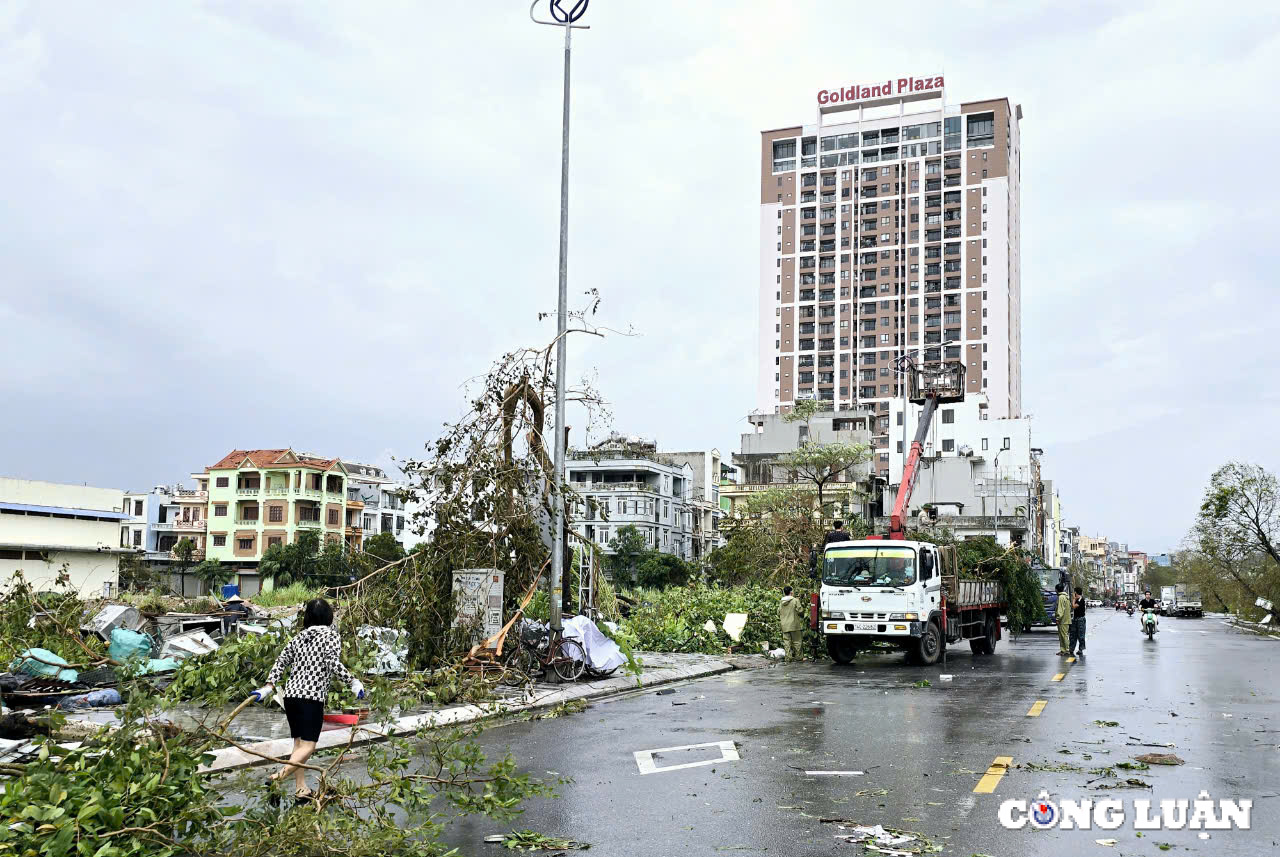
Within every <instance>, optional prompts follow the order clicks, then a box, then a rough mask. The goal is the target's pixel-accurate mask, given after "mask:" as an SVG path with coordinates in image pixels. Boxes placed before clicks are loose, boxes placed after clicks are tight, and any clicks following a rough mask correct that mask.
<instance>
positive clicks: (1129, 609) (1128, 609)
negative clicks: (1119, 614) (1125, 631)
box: [1124, 604, 1133, 616]
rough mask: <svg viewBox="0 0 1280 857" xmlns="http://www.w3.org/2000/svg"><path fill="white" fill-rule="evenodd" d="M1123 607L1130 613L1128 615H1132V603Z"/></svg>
mask: <svg viewBox="0 0 1280 857" xmlns="http://www.w3.org/2000/svg"><path fill="white" fill-rule="evenodd" d="M1124 609H1125V610H1126V611H1128V613H1129V615H1130V616H1132V615H1133V605H1132V604H1130V605H1129V606H1128V607H1126V608H1124Z"/></svg>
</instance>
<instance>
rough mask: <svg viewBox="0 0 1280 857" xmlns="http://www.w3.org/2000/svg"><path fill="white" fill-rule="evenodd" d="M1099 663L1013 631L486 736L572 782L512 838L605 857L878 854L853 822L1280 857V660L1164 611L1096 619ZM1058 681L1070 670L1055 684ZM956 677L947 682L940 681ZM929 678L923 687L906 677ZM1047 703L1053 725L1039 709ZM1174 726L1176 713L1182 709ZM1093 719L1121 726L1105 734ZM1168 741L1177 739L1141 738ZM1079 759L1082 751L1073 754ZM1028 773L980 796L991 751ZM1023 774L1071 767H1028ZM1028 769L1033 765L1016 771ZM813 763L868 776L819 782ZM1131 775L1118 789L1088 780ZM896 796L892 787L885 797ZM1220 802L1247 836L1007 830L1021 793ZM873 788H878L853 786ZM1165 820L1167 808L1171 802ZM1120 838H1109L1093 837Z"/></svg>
mask: <svg viewBox="0 0 1280 857" xmlns="http://www.w3.org/2000/svg"><path fill="white" fill-rule="evenodd" d="M1089 619H1090V627H1089V647H1088V653H1089V654H1088V655H1087V657H1086V658H1085V659H1083V660H1081V661H1079V662H1077V663H1070V664H1065V663H1063V659H1061V658H1059V657H1058V656H1057V655H1056V652H1057V638H1056V634H1054V633H1053V632H1051V631H1050V630H1049V629H1041V630H1036V631H1033V632H1032V633H1031V634H1029V635H1026V636H1023V637H1022V638H1020V639H1019V640H1018V641H1017V642H1016V643H1013V642H1011V641H1010V639H1009V638H1008V637H1006V638H1005V639H1004V640H1002V641H1001V642H1000V644H999V645H998V647H997V650H996V654H995V655H994V656H991V657H982V658H979V657H974V656H973V655H971V654H970V652H969V650H968V646H967V644H963V645H962V647H961V648H959V649H955V650H951V651H950V652H949V653H948V654H949V656H948V659H947V663H946V664H945V665H944V664H941V663H940V664H939V665H937V666H935V667H928V668H921V667H909V666H907V665H906V664H904V663H903V660H902V656H901V655H884V656H862V657H860V658H859V660H858V661H857V662H855V663H854V664H853V665H851V666H848V667H837V666H834V665H830V664H825V663H824V664H799V665H785V666H776V667H773V668H769V669H758V670H745V671H738V672H734V673H728V674H725V675H723V676H718V677H714V678H708V679H703V680H699V681H695V682H690V683H687V684H683V685H679V686H676V689H675V692H674V693H660V692H656V691H647V692H643V693H636V694H634V695H630V696H627V697H623V698H619V699H615V700H612V701H606V702H601V703H597V704H594V705H592V706H591V707H590V708H588V709H587V710H586V711H584V712H582V713H580V714H575V715H572V716H566V717H561V718H557V719H554V720H543V721H538V722H516V723H510V724H507V725H503V726H499V727H495V728H492V729H490V730H488V731H487V732H486V733H485V734H484V736H483V737H482V739H481V744H482V745H483V746H484V748H485V749H486V750H487V751H488V752H490V753H494V754H500V753H502V752H505V751H507V750H510V751H511V752H512V753H513V754H514V755H515V756H516V758H517V759H518V761H519V762H520V764H521V767H522V768H524V769H525V770H527V771H528V772H530V773H532V774H534V775H546V773H547V772H556V773H559V774H563V775H565V776H568V777H571V778H573V782H572V783H571V784H568V785H565V786H562V787H561V789H560V797H559V798H558V799H554V800H552V799H539V800H535V801H531V802H530V803H529V804H528V809H527V811H526V813H525V814H524V816H523V817H522V818H521V819H519V820H518V821H517V822H516V825H515V826H516V827H517V828H530V829H533V830H537V831H539V832H542V833H546V834H556V835H560V836H566V837H570V838H576V839H581V840H584V841H586V842H589V843H591V844H592V849H591V852H590V853H591V854H596V855H635V854H643V855H646V857H665V855H677V854H679V855H686V854H708V855H712V854H724V853H746V854H750V853H757V854H784V855H788V854H798V855H799V854H803V855H809V854H814V855H823V854H863V853H868V852H864V850H863V849H862V847H861V846H858V845H852V844H847V843H845V842H841V841H838V840H837V839H836V838H835V835H836V834H837V833H838V832H839V830H837V829H836V828H835V826H834V825H833V824H830V823H822V822H821V821H820V819H825V818H842V819H848V820H850V821H854V822H858V823H863V824H883V825H886V826H891V827H898V828H905V829H909V830H913V831H919V832H921V833H923V834H925V835H927V836H928V837H930V838H931V840H932V841H933V842H935V843H937V844H939V845H941V846H942V847H943V849H944V850H943V852H942V853H944V854H955V855H963V857H969V855H974V854H984V855H1019V857H1021V855H1028V854H1043V855H1059V854H1061V855H1076V854H1081V853H1086V854H1087V853H1097V854H1101V855H1108V854H1162V853H1166V851H1164V850H1162V849H1160V848H1159V845H1158V844H1159V843H1165V844H1168V845H1171V846H1172V847H1171V848H1169V849H1168V853H1187V852H1190V853H1195V854H1214V855H1217V854H1240V855H1257V854H1264V853H1280V847H1278V846H1277V842H1280V820H1278V819H1277V811H1280V796H1277V793H1280V711H1278V710H1277V709H1276V690H1275V679H1276V673H1275V671H1274V666H1273V665H1274V663H1275V658H1276V656H1277V655H1280V648H1277V643H1276V642H1275V641H1273V640H1269V639H1262V638H1258V637H1254V636H1252V635H1247V634H1244V633H1241V632H1238V631H1235V630H1232V629H1229V628H1227V627H1226V626H1225V625H1224V624H1223V623H1222V621H1221V620H1220V619H1218V618H1215V617H1206V618H1204V619H1171V618H1165V619H1162V620H1161V632H1160V633H1159V634H1158V635H1157V639H1156V640H1155V641H1150V642H1149V641H1147V640H1146V639H1145V638H1144V637H1143V636H1142V635H1141V634H1140V633H1139V631H1138V629H1137V622H1136V619H1135V618H1131V617H1129V616H1127V615H1125V614H1117V613H1115V612H1113V611H1111V610H1105V609H1098V610H1091V611H1090V614H1089ZM1058 673H1065V675H1064V676H1063V677H1062V679H1061V680H1060V681H1054V676H1055V675H1056V674H1058ZM943 674H951V675H952V676H953V679H952V680H951V681H943V680H942V679H941V678H940V676H941V675H943ZM921 679H927V680H928V681H929V682H930V683H931V686H930V687H922V688H917V687H913V686H912V683H913V682H917V681H919V680H921ZM1037 700H1044V701H1045V705H1044V706H1043V710H1042V713H1041V714H1040V715H1039V716H1035V717H1032V716H1028V712H1029V711H1030V710H1031V708H1032V706H1033V704H1034V703H1036V701H1037ZM1174 714H1176V715H1177V716H1174ZM1094 721H1115V722H1117V723H1118V724H1119V725H1118V726H1114V727H1110V726H1100V725H1097V724H1095V722H1094ZM719 741H728V742H733V745H732V746H735V747H736V750H737V753H738V754H739V756H740V758H739V759H738V760H736V761H721V762H717V763H715V764H711V765H704V766H697V767H687V768H680V769H676V770H670V771H656V772H654V773H649V774H642V773H641V772H640V769H639V766H638V763H637V760H636V758H635V756H634V753H635V752H636V751H646V750H652V749H655V748H665V747H675V746H683V745H689V744H701V743H705V742H719ZM1140 743H1150V744H1161V745H1166V744H1173V745H1174V746H1173V747H1172V748H1166V747H1161V748H1155V747H1142V746H1134V745H1136V744H1140ZM1161 750H1164V751H1165V752H1172V753H1176V754H1177V755H1178V756H1180V757H1181V758H1182V759H1184V760H1185V765H1183V766H1181V767H1159V768H1154V767H1153V768H1152V769H1151V770H1149V771H1137V772H1127V771H1126V772H1121V773H1120V778H1121V779H1123V778H1126V777H1130V776H1132V777H1137V778H1140V779H1141V780H1142V781H1144V782H1145V783H1149V784H1150V786H1151V787H1150V789H1146V788H1140V787H1138V788H1132V787H1131V788H1127V789H1123V790H1115V791H1092V790H1091V788H1090V786H1089V785H1087V783H1089V782H1090V781H1093V780H1095V779H1096V777H1097V776H1098V775H1097V774H1095V773H1088V772H1087V771H1088V769H1092V768H1095V767H1099V766H1104V765H1110V764H1114V763H1116V762H1120V761H1124V760H1127V759H1129V758H1130V757H1131V756H1132V755H1134V754H1140V753H1145V752H1159V751H1161ZM1061 751H1069V752H1061ZM720 754H721V751H720V749H719V748H715V749H711V750H706V749H704V750H687V751H673V752H667V753H663V754H660V755H659V757H658V758H657V759H656V760H654V762H653V764H654V766H656V767H667V766H672V765H679V764H684V763H689V762H696V761H701V760H705V759H709V758H716V757H719V756H720ZM999 756H1010V757H1012V759H1013V766H1012V767H1011V768H1010V769H1009V770H1008V773H1007V774H1005V775H1004V776H1003V777H1002V778H1001V779H1000V781H999V782H998V784H996V786H995V789H994V792H993V793H990V794H975V793H974V787H975V785H977V784H978V782H979V780H980V778H981V775H982V774H983V773H985V771H986V769H987V768H988V766H990V765H991V764H992V763H993V761H994V760H995V759H996V757H999ZM1028 763H1036V764H1049V765H1058V766H1074V769H1071V768H1068V769H1067V770H1062V771H1035V770H1031V769H1028V768H1027V767H1025V766H1026V765H1027V764H1028ZM1019 766H1022V767H1019ZM809 771H862V772H863V773H862V774H861V775H855V776H814V775H810V774H808V773H806V772H809ZM1112 782H1116V780H1115V779H1104V780H1101V781H1098V782H1095V783H1094V785H1095V786H1096V785H1100V784H1107V783H1112ZM882 789H883V790H886V791H887V793H885V794H878V793H877V792H878V790H882ZM1042 789H1044V790H1046V791H1047V792H1048V793H1049V794H1050V796H1051V797H1052V798H1053V799H1055V800H1057V799H1060V798H1082V797H1094V798H1095V799H1101V798H1108V797H1114V798H1120V799H1122V800H1125V801H1126V806H1128V807H1131V806H1132V805H1131V804H1129V803H1128V801H1131V800H1132V799H1135V798H1148V799H1151V800H1153V801H1155V802H1156V803H1155V805H1156V806H1157V807H1158V806H1159V804H1158V801H1159V800H1160V799H1161V798H1182V799H1187V800H1195V798H1196V795H1197V793H1198V792H1200V791H1201V790H1202V789H1203V790H1206V791H1208V792H1209V794H1210V795H1211V796H1212V797H1214V798H1238V797H1248V798H1253V799H1254V800H1255V803H1254V808H1253V813H1252V829H1251V830H1241V831H1211V836H1212V838H1211V839H1208V840H1203V839H1200V838H1198V831H1191V830H1162V831H1149V832H1146V833H1145V834H1143V835H1142V836H1141V837H1140V836H1138V835H1137V834H1136V831H1135V828H1134V826H1133V821H1132V815H1133V812H1132V809H1130V819H1129V820H1128V821H1126V823H1125V824H1124V825H1123V826H1122V827H1121V828H1120V829H1118V830H1115V831H1107V830H1100V829H1097V828H1095V829H1092V830H1061V829H1053V830H1047V831H1036V830H1031V829H1024V830H1018V831H1010V830H1005V829H1004V828H1002V827H1001V826H1000V824H999V822H998V820H997V810H998V809H999V806H1000V803H1001V802H1002V801H1003V800H1005V799H1006V798H1021V799H1025V800H1028V801H1030V800H1032V799H1034V798H1035V797H1036V796H1037V795H1038V794H1039V793H1040V791H1041V790H1042ZM859 791H863V792H865V793H866V794H863V795H859V794H858V792H859ZM1157 814H1158V809H1157ZM503 830H504V828H503V827H502V826H500V825H495V824H493V823H491V822H489V821H487V820H486V819H471V820H465V821H462V822H457V823H455V824H454V825H452V826H451V829H450V830H449V833H448V839H449V841H450V842H451V843H453V844H455V845H457V846H459V848H460V849H461V851H462V853H464V854H467V855H483V854H495V855H496V854H499V853H504V849H501V848H500V847H499V846H495V845H485V844H483V843H482V839H483V837H484V836H485V835H486V834H490V833H496V832H503ZM1100 838H1114V839H1116V840H1117V844H1116V846H1114V847H1110V848H1109V847H1106V846H1102V845H1098V844H1095V841H1094V840H1095V839H1100Z"/></svg>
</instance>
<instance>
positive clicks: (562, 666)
mask: <svg viewBox="0 0 1280 857" xmlns="http://www.w3.org/2000/svg"><path fill="white" fill-rule="evenodd" d="M548 670H551V671H552V672H554V673H555V674H556V676H557V677H558V678H559V679H560V680H561V681H577V680H578V679H580V678H581V677H582V674H583V673H584V672H586V671H587V652H586V650H585V649H583V648H582V644H581V643H579V642H578V641H577V640H571V639H568V638H567V637H564V636H562V635H561V632H559V631H556V632H553V633H549V632H547V631H545V630H543V629H541V628H536V627H535V628H530V627H527V626H524V627H521V629H520V633H519V635H518V636H517V638H516V645H515V646H513V647H512V649H511V652H510V654H509V656H508V659H507V669H506V671H505V672H504V673H503V675H502V682H503V684H508V685H518V684H524V683H525V680H526V679H532V678H534V677H535V676H538V675H546V673H547V671H548Z"/></svg>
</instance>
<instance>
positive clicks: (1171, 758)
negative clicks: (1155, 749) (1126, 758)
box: [1133, 753, 1183, 765]
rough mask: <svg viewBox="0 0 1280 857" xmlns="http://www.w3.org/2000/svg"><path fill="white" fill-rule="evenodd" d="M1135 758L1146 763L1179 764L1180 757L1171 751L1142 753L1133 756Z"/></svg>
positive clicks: (1181, 762)
mask: <svg viewBox="0 0 1280 857" xmlns="http://www.w3.org/2000/svg"><path fill="white" fill-rule="evenodd" d="M1133 758H1134V759H1135V760H1137V761H1139V762H1145V763H1146V764H1148V765H1181V764H1183V761H1182V759H1180V758H1178V757H1177V756H1175V755H1174V754H1172V753H1143V754H1142V755H1141V756H1134V757H1133Z"/></svg>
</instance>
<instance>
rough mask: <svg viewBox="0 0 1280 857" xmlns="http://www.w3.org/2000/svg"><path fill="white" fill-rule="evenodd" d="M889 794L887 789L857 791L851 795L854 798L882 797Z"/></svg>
mask: <svg viewBox="0 0 1280 857" xmlns="http://www.w3.org/2000/svg"><path fill="white" fill-rule="evenodd" d="M888 793H889V790H888V789H858V790H857V791H856V792H854V793H853V796H854V797H884V796H885V795H887V794H888Z"/></svg>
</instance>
